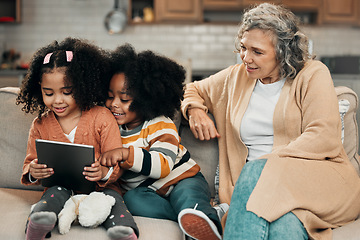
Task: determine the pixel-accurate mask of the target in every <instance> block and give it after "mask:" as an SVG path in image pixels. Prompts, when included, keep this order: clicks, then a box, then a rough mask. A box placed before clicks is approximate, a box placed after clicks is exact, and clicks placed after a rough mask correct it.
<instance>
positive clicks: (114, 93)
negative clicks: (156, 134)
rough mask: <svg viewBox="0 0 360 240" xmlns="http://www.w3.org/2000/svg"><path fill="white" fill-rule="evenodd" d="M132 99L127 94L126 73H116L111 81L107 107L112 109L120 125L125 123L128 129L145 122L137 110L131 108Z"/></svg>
mask: <svg viewBox="0 0 360 240" xmlns="http://www.w3.org/2000/svg"><path fill="white" fill-rule="evenodd" d="M132 101H133V99H132V98H131V96H129V95H128V94H127V90H126V87H125V75H124V73H118V74H115V75H114V76H113V77H112V78H111V81H110V86H109V96H108V99H107V100H106V107H107V108H109V109H110V111H111V112H112V114H113V115H114V117H115V119H116V122H117V123H118V125H125V126H126V127H127V128H128V129H134V128H135V127H137V126H139V125H140V124H141V123H142V122H143V121H142V120H141V119H140V118H139V117H138V116H137V114H136V113H135V112H133V111H130V110H129V108H130V105H131V103H132Z"/></svg>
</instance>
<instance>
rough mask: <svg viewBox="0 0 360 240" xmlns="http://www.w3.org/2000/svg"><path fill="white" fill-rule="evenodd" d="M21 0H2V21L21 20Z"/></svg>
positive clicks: (15, 21) (13, 21)
mask: <svg viewBox="0 0 360 240" xmlns="http://www.w3.org/2000/svg"><path fill="white" fill-rule="evenodd" d="M20 9H21V0H0V23H20V22H21V15H20Z"/></svg>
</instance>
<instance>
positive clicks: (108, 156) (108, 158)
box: [99, 148, 130, 167]
mask: <svg viewBox="0 0 360 240" xmlns="http://www.w3.org/2000/svg"><path fill="white" fill-rule="evenodd" d="M129 153H130V150H129V149H128V148H116V149H113V150H110V151H107V152H105V153H103V154H102V155H101V156H100V157H99V161H100V163H101V165H103V166H108V167H114V166H116V165H117V164H118V163H119V162H122V161H126V160H127V159H128V158H129Z"/></svg>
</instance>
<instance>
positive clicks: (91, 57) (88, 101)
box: [16, 37, 109, 118]
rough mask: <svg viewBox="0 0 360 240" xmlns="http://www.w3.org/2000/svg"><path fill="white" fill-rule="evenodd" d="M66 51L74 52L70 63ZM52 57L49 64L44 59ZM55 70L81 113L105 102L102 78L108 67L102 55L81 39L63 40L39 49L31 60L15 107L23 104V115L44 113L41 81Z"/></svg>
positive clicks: (40, 114) (93, 46) (105, 91)
mask: <svg viewBox="0 0 360 240" xmlns="http://www.w3.org/2000/svg"><path fill="white" fill-rule="evenodd" d="M66 51H72V52H73V59H72V60H71V61H70V62H68V61H67V58H66ZM48 53H52V55H51V57H50V60H49V63H47V64H44V58H45V56H46V55H47V54H48ZM56 68H64V70H65V79H64V81H65V84H68V85H70V86H72V89H73V91H72V92H73V97H74V99H75V102H76V103H77V104H78V106H79V108H80V109H81V110H82V111H84V110H88V109H90V108H92V107H93V106H95V105H97V104H98V105H102V104H104V103H105V101H106V95H107V88H104V85H103V83H102V78H106V76H107V75H106V74H109V65H108V61H107V56H106V55H105V51H103V50H101V49H100V48H98V47H97V46H95V45H93V44H91V43H89V42H88V41H86V40H83V39H76V38H70V37H68V38H66V39H64V40H63V41H62V42H60V43H58V42H57V41H54V42H52V43H51V44H49V45H47V46H45V47H43V48H40V49H39V50H38V51H37V52H36V53H35V54H34V55H33V57H32V59H31V62H30V66H29V69H28V72H27V74H26V76H25V78H24V80H23V82H22V86H21V90H20V93H19V95H18V97H17V99H16V104H18V105H19V104H24V106H23V108H22V110H23V111H25V112H26V113H34V112H38V117H39V118H41V116H42V114H43V113H44V112H46V110H47V107H46V106H45V104H44V101H43V98H42V92H41V80H42V75H43V74H44V73H50V72H52V71H53V70H55V69H56Z"/></svg>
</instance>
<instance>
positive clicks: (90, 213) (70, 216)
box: [58, 192, 115, 234]
mask: <svg viewBox="0 0 360 240" xmlns="http://www.w3.org/2000/svg"><path fill="white" fill-rule="evenodd" d="M114 204H115V198H114V197H112V196H109V195H105V194H104V193H102V192H92V193H90V194H89V195H86V194H78V195H74V196H72V197H71V198H69V200H67V201H66V202H65V205H64V208H63V209H62V210H61V212H60V213H59V216H58V220H59V223H58V227H59V232H60V233H61V234H65V233H67V232H69V230H70V227H71V224H72V223H73V222H74V220H76V217H77V216H78V220H79V223H80V225H81V226H83V227H92V228H95V227H97V226H99V225H100V224H102V223H103V222H104V221H105V220H106V218H107V217H108V216H109V214H110V212H111V208H112V206H114Z"/></svg>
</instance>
